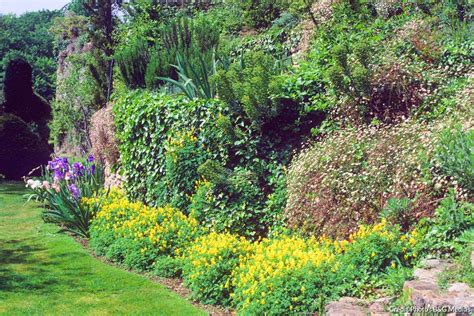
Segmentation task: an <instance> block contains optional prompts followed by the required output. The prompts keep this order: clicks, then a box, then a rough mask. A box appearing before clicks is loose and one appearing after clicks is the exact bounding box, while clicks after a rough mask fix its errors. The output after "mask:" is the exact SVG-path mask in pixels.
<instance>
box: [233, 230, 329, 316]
mask: <svg viewBox="0 0 474 316" xmlns="http://www.w3.org/2000/svg"><path fill="white" fill-rule="evenodd" d="M334 263H335V255H334V254H333V253H332V252H331V251H330V249H328V248H327V247H325V246H322V245H321V244H320V243H319V242H318V241H317V240H315V239H313V238H311V239H309V240H304V239H302V238H299V237H291V236H281V237H278V238H276V239H274V240H266V239H264V240H263V241H262V242H261V243H259V244H258V245H256V247H255V252H254V254H253V255H251V256H250V258H249V259H248V260H246V261H245V262H243V264H241V265H240V266H239V267H238V269H237V270H236V271H235V272H234V273H235V276H234V278H233V280H232V285H233V286H234V287H235V292H234V294H233V300H234V303H235V304H236V306H237V308H238V309H239V310H240V311H241V312H242V313H251V314H259V313H263V312H266V313H270V314H281V313H297V312H312V311H316V310H318V307H320V306H317V304H318V303H321V299H322V298H323V297H325V296H326V295H332V296H333V297H336V296H337V293H338V290H337V289H335V288H332V289H331V290H332V291H333V292H332V294H331V292H328V290H329V291H330V289H329V287H330V285H329V284H327V282H328V279H327V278H326V277H324V276H327V275H328V274H329V273H330V272H331V266H334ZM336 269H337V268H336V267H335V266H334V269H333V270H336ZM333 285H335V284H333ZM315 305H316V306H315Z"/></svg>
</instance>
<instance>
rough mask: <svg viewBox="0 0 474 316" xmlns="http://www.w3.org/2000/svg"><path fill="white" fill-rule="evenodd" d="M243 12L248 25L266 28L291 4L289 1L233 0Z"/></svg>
mask: <svg viewBox="0 0 474 316" xmlns="http://www.w3.org/2000/svg"><path fill="white" fill-rule="evenodd" d="M233 3H235V5H237V6H238V7H239V8H240V9H241V10H242V12H243V17H244V19H245V22H246V24H247V25H248V26H250V27H253V28H264V27H267V26H269V25H271V23H272V22H273V21H274V20H275V19H276V18H278V17H279V16H280V14H281V13H282V12H283V11H285V9H287V8H288V6H289V1H280V0H277V1H275V0H263V1H258V2H255V1H251V0H243V1H233Z"/></svg>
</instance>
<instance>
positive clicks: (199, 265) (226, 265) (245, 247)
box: [183, 232, 253, 306]
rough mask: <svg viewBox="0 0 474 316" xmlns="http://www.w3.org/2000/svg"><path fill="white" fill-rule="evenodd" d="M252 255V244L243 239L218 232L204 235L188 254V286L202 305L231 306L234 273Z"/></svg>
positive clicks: (186, 278)
mask: <svg viewBox="0 0 474 316" xmlns="http://www.w3.org/2000/svg"><path fill="white" fill-rule="evenodd" d="M252 252H253V245H252V243H251V242H250V241H248V240H246V239H245V238H243V237H238V236H236V235H233V234H230V233H215V232H211V233H210V234H208V235H205V236H202V237H200V238H199V239H197V240H196V242H195V243H193V245H192V246H191V247H190V248H188V250H187V252H186V254H185V257H184V261H185V264H184V266H183V275H184V280H185V283H186V284H187V286H188V287H189V288H190V289H191V290H192V292H193V295H194V297H195V298H197V299H199V300H200V301H201V302H203V303H206V304H219V305H224V306H227V305H230V302H231V298H230V295H231V293H232V291H233V284H232V282H231V275H232V272H233V271H234V270H235V269H236V268H237V266H238V265H239V263H240V264H242V263H243V262H245V261H246V259H247V258H248V256H249V255H250V254H251V253H252Z"/></svg>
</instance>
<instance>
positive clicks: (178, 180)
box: [162, 129, 208, 209]
mask: <svg viewBox="0 0 474 316" xmlns="http://www.w3.org/2000/svg"><path fill="white" fill-rule="evenodd" d="M195 134H196V133H195V131H194V130H193V129H191V130H190V131H177V133H176V135H174V136H170V137H169V139H168V140H167V142H166V143H165V157H166V158H165V177H164V179H163V180H162V181H163V182H164V185H165V186H166V189H165V192H166V193H163V194H166V195H167V197H166V198H165V200H168V201H170V203H171V205H173V206H176V207H178V208H180V209H186V207H187V205H188V204H189V198H190V196H191V195H192V193H193V192H194V181H196V179H199V175H198V173H197V169H198V167H199V166H200V165H201V164H203V163H204V161H205V159H206V157H207V156H208V154H207V153H206V150H205V148H204V147H205V145H204V146H203V144H200V142H199V141H198V138H197V137H196V136H195Z"/></svg>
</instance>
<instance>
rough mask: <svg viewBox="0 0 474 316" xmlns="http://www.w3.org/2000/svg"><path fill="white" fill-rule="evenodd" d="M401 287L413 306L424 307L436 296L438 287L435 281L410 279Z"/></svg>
mask: <svg viewBox="0 0 474 316" xmlns="http://www.w3.org/2000/svg"><path fill="white" fill-rule="evenodd" d="M403 287H404V291H407V292H408V295H409V299H410V300H411V301H412V302H413V305H414V306H415V307H420V308H421V307H424V306H426V305H428V304H427V303H428V302H430V301H432V300H433V299H434V298H436V297H437V296H438V290H439V289H438V286H437V285H436V283H432V282H427V281H422V280H412V281H406V282H405V284H404V286H403Z"/></svg>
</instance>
